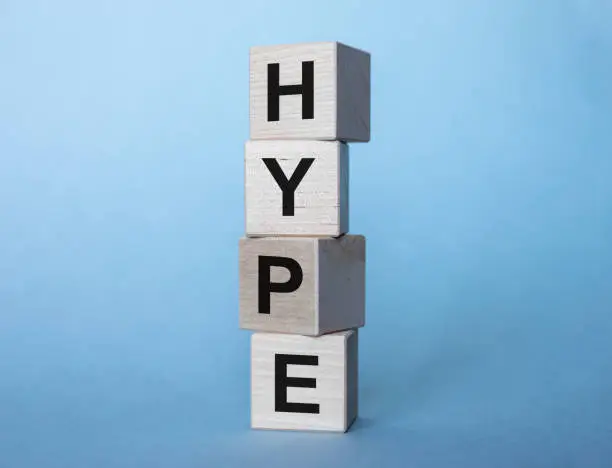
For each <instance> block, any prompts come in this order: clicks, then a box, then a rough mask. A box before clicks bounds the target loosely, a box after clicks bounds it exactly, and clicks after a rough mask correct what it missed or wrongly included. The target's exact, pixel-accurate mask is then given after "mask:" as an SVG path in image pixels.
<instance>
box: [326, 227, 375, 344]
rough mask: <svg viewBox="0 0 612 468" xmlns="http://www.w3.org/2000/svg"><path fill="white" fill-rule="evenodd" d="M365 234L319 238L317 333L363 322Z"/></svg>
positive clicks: (354, 325) (358, 325) (362, 324)
mask: <svg viewBox="0 0 612 468" xmlns="http://www.w3.org/2000/svg"><path fill="white" fill-rule="evenodd" d="M365 258H366V241H365V237H364V236H360V235H351V234H347V235H345V236H342V237H341V238H339V239H321V240H320V242H319V249H318V263H319V276H318V280H317V281H318V288H319V298H318V303H319V315H318V317H319V333H320V334H323V333H331V332H334V331H339V330H346V329H349V328H360V327H363V326H364V325H365V287H366V282H365V281H366V278H365Z"/></svg>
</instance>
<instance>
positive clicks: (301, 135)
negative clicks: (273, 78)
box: [249, 42, 371, 142]
mask: <svg viewBox="0 0 612 468" xmlns="http://www.w3.org/2000/svg"><path fill="white" fill-rule="evenodd" d="M305 61H314V118H313V119H303V118H302V117H303V116H302V97H301V95H298V94H296V95H285V96H281V97H280V114H279V120H278V121H268V64H271V63H278V64H279V83H280V85H281V86H287V85H299V84H301V83H302V62H305ZM249 74H250V98H249V99H250V139H251V140H293V139H299V140H329V141H331V140H339V141H346V142H368V141H370V94H371V92H370V54H369V53H367V52H364V51H362V50H359V49H355V48H353V47H349V46H347V45H344V44H341V43H338V42H314V43H303V44H289V45H273V46H259V47H252V48H251V50H250V70H249Z"/></svg>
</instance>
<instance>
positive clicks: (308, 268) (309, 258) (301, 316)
mask: <svg viewBox="0 0 612 468" xmlns="http://www.w3.org/2000/svg"><path fill="white" fill-rule="evenodd" d="M365 248H366V245H365V238H364V237H363V236H357V235H349V234H347V235H344V236H342V237H339V238H317V237H310V238H309V237H265V238H242V239H241V240H240V246H239V270H240V271H239V278H240V285H239V289H240V292H239V296H240V301H239V302H240V327H241V328H243V329H248V330H254V331H266V332H277V333H295V334H300V335H307V336H320V335H323V334H326V333H331V332H335V331H339V330H346V329H350V328H359V327H362V326H363V325H364V324H365ZM260 256H280V257H288V258H291V259H294V260H296V261H297V262H298V263H299V265H300V267H301V271H302V275H303V278H302V282H301V284H300V286H299V288H297V289H296V290H295V291H293V292H278V293H276V292H273V293H268V294H269V297H270V313H269V314H264V313H260V312H259V257H260ZM290 276H291V275H290V273H289V270H287V269H286V268H280V267H272V268H271V273H270V281H271V282H273V283H283V282H286V281H288V280H289V278H290Z"/></svg>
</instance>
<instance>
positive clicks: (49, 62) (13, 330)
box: [0, 0, 612, 468]
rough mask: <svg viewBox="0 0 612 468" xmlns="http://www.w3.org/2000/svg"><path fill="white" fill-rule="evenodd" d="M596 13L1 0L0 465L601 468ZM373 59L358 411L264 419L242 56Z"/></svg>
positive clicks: (608, 332)
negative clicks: (260, 414) (243, 276)
mask: <svg viewBox="0 0 612 468" xmlns="http://www.w3.org/2000/svg"><path fill="white" fill-rule="evenodd" d="M611 24H612V5H611V4H610V3H609V2H607V1H606V0H591V1H588V0H583V1H578V0H563V1H561V0H554V1H553V0H538V1H534V0H513V1H503V2H502V1H497V2H492V1H485V0H482V1H465V2H459V1H457V2H455V1H450V0H446V1H444V0H435V1H433V0H430V1H422V2H414V1H408V0H398V1H378V2H374V1H373V0H372V1H368V2H366V1H358V0H342V1H339V0H334V1H329V0H327V1H322V0H315V1H310V2H292V1H287V0H282V1H281V0H266V1H254V0H248V1H246V0H245V1H228V2H206V1H202V0H199V1H195V0H194V1H187V0H174V1H172V2H161V1H152V0H148V1H145V0H139V1H133V0H121V1H119V0H113V1H111V0H105V1H98V2H89V1H80V0H79V1H77V0H74V1H69V0H56V1H53V2H51V1H32V0H3V1H1V2H0V467H1V468H26V467H28V468H29V467H36V468H55V467H57V468H72V467H75V468H85V467H86V468H94V467H101V468H114V467H143V468H155V467H173V468H182V467H221V468H225V467H243V466H267V467H270V468H272V467H286V466H292V467H296V468H297V467H307V466H308V467H313V466H317V467H322V466H334V467H342V466H351V467H364V466H379V467H418V468H429V467H431V468H447V467H448V468H456V467H466V468H480V467H482V468H492V467H495V468H506V467H507V468H517V467H521V468H532V467H534V468H535V467H542V468H544V467H546V468H549V467H550V468H565V467H580V468H582V467H585V468H599V467H606V468H609V467H610V466H612V438H611V437H612V345H611V343H612V183H611V180H612V27H611V26H610V25H611ZM321 40H340V41H343V42H345V43H348V44H350V45H354V46H356V47H360V48H364V49H366V50H368V51H369V52H371V53H372V66H373V68H372V78H373V84H372V132H373V133H372V135H373V138H372V141H371V142H370V143H368V144H354V145H352V147H351V149H352V154H351V158H352V161H351V164H352V167H351V177H352V178H351V197H352V199H351V202H352V206H351V230H352V232H353V233H359V234H364V235H366V236H367V239H368V264H367V274H368V289H367V298H368V299H367V314H368V315H367V322H368V323H367V326H366V327H365V328H364V329H363V330H362V333H361V343H360V346H361V350H360V353H361V354H360V359H361V376H360V391H361V405H360V411H361V419H360V420H359V422H358V423H356V424H355V426H354V428H353V430H352V431H351V432H350V433H348V434H345V435H327V434H308V433H282V432H255V431H251V430H249V335H250V334H249V332H247V331H240V330H239V329H238V308H237V300H238V289H237V254H238V244H237V242H238V238H239V237H240V236H241V235H242V234H243V230H244V225H243V211H242V210H243V185H242V184H243V144H244V141H245V140H246V139H247V138H248V48H249V47H251V46H253V45H262V44H282V43H292V42H304V41H321Z"/></svg>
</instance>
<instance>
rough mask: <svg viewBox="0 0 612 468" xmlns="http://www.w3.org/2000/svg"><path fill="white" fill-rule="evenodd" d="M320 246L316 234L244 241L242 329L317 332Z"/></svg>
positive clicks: (240, 259) (240, 306)
mask: <svg viewBox="0 0 612 468" xmlns="http://www.w3.org/2000/svg"><path fill="white" fill-rule="evenodd" d="M315 248H316V239H315V238H312V239H309V238H295V239H292V238H271V237H270V238H264V239H251V238H243V239H241V240H240V244H239V282H240V285H239V297H240V300H239V308H240V328H242V329H248V330H255V331H267V332H277V333H296V334H301V335H309V336H312V335H316V334H317V332H318V331H317V329H316V313H317V310H316V307H317V304H316V294H315V281H316V277H315V276H316V268H315Z"/></svg>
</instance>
